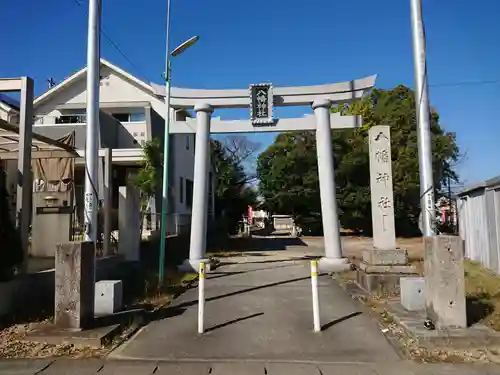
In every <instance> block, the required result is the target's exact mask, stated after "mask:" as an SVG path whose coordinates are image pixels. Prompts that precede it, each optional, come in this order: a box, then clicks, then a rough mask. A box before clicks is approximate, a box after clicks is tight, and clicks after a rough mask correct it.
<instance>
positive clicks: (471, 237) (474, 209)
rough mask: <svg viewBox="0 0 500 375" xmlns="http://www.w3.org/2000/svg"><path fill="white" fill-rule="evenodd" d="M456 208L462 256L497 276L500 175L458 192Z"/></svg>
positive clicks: (499, 262) (498, 270)
mask: <svg viewBox="0 0 500 375" xmlns="http://www.w3.org/2000/svg"><path fill="white" fill-rule="evenodd" d="M457 209H458V220H459V225H458V227H459V235H460V237H461V238H462V239H463V240H464V246H465V256H466V257H467V258H469V259H471V260H474V261H477V262H479V263H481V264H482V265H483V266H484V267H487V268H489V269H491V270H493V271H495V272H497V273H500V176H498V177H495V178H492V179H490V180H487V181H485V182H483V183H481V184H478V185H475V186H472V187H470V188H468V189H465V190H463V191H462V192H460V193H459V194H458V198H457Z"/></svg>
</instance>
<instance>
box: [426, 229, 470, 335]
mask: <svg viewBox="0 0 500 375" xmlns="http://www.w3.org/2000/svg"><path fill="white" fill-rule="evenodd" d="M424 244H425V258H424V259H425V260H424V270H425V271H424V272H425V310H426V315H427V318H428V319H430V320H432V321H433V322H434V324H435V326H436V328H437V329H449V328H467V314H466V304H465V273H464V263H463V260H464V253H463V241H462V239H461V238H460V237H458V236H443V235H441V236H432V237H425V238H424Z"/></svg>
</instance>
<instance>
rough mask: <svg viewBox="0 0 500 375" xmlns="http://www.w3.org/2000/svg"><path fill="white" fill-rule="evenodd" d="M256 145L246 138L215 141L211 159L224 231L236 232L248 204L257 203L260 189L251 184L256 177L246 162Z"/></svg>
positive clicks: (216, 201) (216, 200)
mask: <svg viewBox="0 0 500 375" xmlns="http://www.w3.org/2000/svg"><path fill="white" fill-rule="evenodd" d="M256 147H257V145H256V144H253V143H251V142H248V141H247V140H246V139H245V138H244V137H229V138H226V139H225V141H224V142H221V141H219V140H212V142H211V154H212V155H211V160H212V165H213V166H214V169H215V178H216V180H215V210H216V216H217V217H219V218H224V220H219V223H220V225H222V226H223V228H220V227H219V228H220V229H219V230H223V231H225V232H226V233H228V234H234V233H235V232H236V231H237V228H238V222H239V221H240V220H241V217H242V215H243V214H244V213H245V212H246V211H247V208H248V206H249V205H255V204H256V202H257V191H256V189H254V188H252V187H251V182H252V180H253V179H254V177H252V176H251V175H250V174H249V173H248V172H247V171H246V170H245V166H244V162H245V161H246V160H247V159H248V158H249V157H250V156H251V155H252V153H253V150H255V148H256Z"/></svg>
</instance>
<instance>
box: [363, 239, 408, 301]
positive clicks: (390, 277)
mask: <svg viewBox="0 0 500 375" xmlns="http://www.w3.org/2000/svg"><path fill="white" fill-rule="evenodd" d="M416 274H417V270H416V268H415V267H413V266H410V265H408V253H407V251H406V250H402V249H395V250H376V249H372V250H366V251H364V252H363V261H362V262H361V264H360V266H359V270H358V274H357V281H358V284H359V286H360V287H361V288H363V289H364V290H366V291H367V292H370V293H372V292H380V293H386V292H391V291H393V290H394V289H395V288H397V287H398V286H399V279H400V278H401V277H403V276H411V275H416Z"/></svg>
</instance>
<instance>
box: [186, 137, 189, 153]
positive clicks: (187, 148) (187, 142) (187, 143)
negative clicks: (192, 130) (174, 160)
mask: <svg viewBox="0 0 500 375" xmlns="http://www.w3.org/2000/svg"><path fill="white" fill-rule="evenodd" d="M186 150H189V134H188V135H186Z"/></svg>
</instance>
